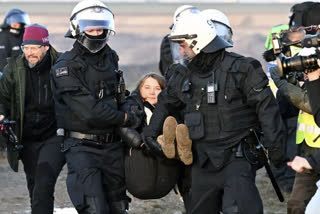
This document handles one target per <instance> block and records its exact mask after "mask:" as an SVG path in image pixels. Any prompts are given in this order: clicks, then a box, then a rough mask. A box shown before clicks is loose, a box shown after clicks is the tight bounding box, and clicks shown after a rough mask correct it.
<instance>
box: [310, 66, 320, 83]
mask: <svg viewBox="0 0 320 214" xmlns="http://www.w3.org/2000/svg"><path fill="white" fill-rule="evenodd" d="M307 75H308V79H309V81H314V80H317V79H319V76H320V68H318V69H317V70H315V71H312V72H308V73H307Z"/></svg>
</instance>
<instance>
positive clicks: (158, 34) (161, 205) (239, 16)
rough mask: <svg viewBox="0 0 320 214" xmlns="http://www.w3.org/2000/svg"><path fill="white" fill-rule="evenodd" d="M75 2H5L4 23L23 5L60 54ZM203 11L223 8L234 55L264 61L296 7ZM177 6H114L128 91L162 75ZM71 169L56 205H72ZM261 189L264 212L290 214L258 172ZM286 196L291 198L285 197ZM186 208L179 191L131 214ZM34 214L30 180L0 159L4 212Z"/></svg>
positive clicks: (137, 203) (136, 206)
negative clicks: (274, 32)
mask: <svg viewBox="0 0 320 214" xmlns="http://www.w3.org/2000/svg"><path fill="white" fill-rule="evenodd" d="M74 5H75V4H69V3H63V4H53V3H47V4H43V3H35V4H30V3H28V4H27V3H15V4H13V3H0V19H1V20H2V18H3V15H4V13H5V12H6V11H8V10H9V9H10V8H13V7H18V8H21V9H23V10H25V11H27V12H28V13H29V14H30V18H31V22H32V23H39V24H42V25H45V26H47V27H48V29H49V33H50V38H51V44H52V45H53V46H54V47H55V48H56V49H57V50H59V51H66V50H68V49H70V48H71V47H72V44H73V40H71V39H65V38H63V35H64V33H65V32H66V31H67V28H68V17H69V15H70V13H71V10H72V8H73V6H74ZM194 5H195V6H197V7H199V9H201V10H202V9H206V8H215V9H220V10H222V11H223V12H225V13H226V15H227V16H228V17H229V20H230V23H231V25H232V27H233V32H234V36H233V40H234V48H232V49H230V51H234V52H237V53H240V54H242V55H246V56H252V57H255V58H257V59H259V60H260V61H261V63H262V64H263V65H264V66H265V64H266V63H265V62H264V61H263V59H262V53H263V51H264V42H265V39H266V35H267V33H268V31H269V29H270V28H271V27H272V26H274V25H276V24H280V23H281V24H283V23H284V24H286V23H287V22H288V16H289V10H290V7H291V5H286V4H281V5H272V4H259V5H255V4H242V5H239V4H194ZM178 6H179V5H177V4H161V5H160V4H151V3H145V4H109V7H110V9H111V10H112V11H113V12H114V13H115V25H116V32H117V34H116V35H115V36H114V37H113V38H111V39H110V46H111V47H112V48H114V49H115V50H116V51H117V53H118V54H119V56H120V67H121V69H122V70H124V72H125V78H126V80H127V84H128V86H129V89H132V88H133V87H135V84H136V82H137V80H138V79H139V77H141V76H142V75H143V74H144V73H148V72H151V71H153V72H158V60H159V52H160V51H159V47H160V43H161V39H162V38H163V36H164V35H166V34H167V33H169V28H168V27H169V25H170V24H171V23H172V14H173V13H174V10H175V9H176V8H177V7H178ZM65 179H66V169H64V170H63V172H62V173H61V175H60V177H59V180H58V182H57V186H56V197H55V198H56V199H55V206H56V207H59V208H64V207H72V204H71V203H70V200H69V198H68V195H67V192H66V187H65ZM257 185H258V187H259V191H260V193H261V196H262V199H263V202H264V207H265V214H284V213H286V203H279V202H278V200H277V197H276V195H275V193H274V191H273V189H272V186H271V184H270V182H269V180H268V178H267V177H266V176H265V172H264V170H260V171H258V175H257ZM285 197H286V198H287V197H288V196H287V195H285ZM182 211H183V204H182V202H181V200H180V198H179V197H178V196H177V195H175V194H174V193H170V194H169V195H168V196H166V197H164V198H162V199H159V200H150V201H141V200H138V199H135V198H133V202H132V203H131V211H130V213H132V214H142V213H153V214H160V213H161V214H180V213H182ZM13 213H15V214H22V213H30V209H29V199H28V193H27V188H26V182H25V176H24V173H23V170H22V167H21V166H20V172H19V173H14V172H12V171H11V170H10V168H9V166H8V164H7V162H6V160H5V159H3V158H2V159H1V160H0V214H13Z"/></svg>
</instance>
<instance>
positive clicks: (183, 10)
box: [173, 5, 200, 23]
mask: <svg viewBox="0 0 320 214" xmlns="http://www.w3.org/2000/svg"><path fill="white" fill-rule="evenodd" d="M190 13H200V10H199V9H198V8H196V7H195V6H192V5H182V6H180V7H178V8H177V9H176V11H175V12H174V15H173V23H176V21H177V20H178V19H179V18H181V17H182V16H184V15H186V14H190Z"/></svg>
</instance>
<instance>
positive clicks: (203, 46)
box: [168, 14, 231, 55]
mask: <svg viewBox="0 0 320 214" xmlns="http://www.w3.org/2000/svg"><path fill="white" fill-rule="evenodd" d="M168 38H169V39H170V40H172V41H176V42H186V43H187V44H188V46H189V47H190V48H191V49H192V50H193V52H194V53H195V54H196V55H197V54H199V53H200V51H203V52H205V53H213V52H216V51H218V50H221V49H224V48H227V47H230V46H231V45H230V44H229V43H227V42H226V41H224V40H223V39H221V38H220V37H219V36H218V35H217V32H216V28H215V26H214V24H213V22H212V21H211V20H209V19H207V17H205V16H202V15H201V14H188V15H185V16H183V17H181V18H180V19H178V20H177V22H176V23H175V24H174V26H173V28H172V30H171V34H170V36H169V37H168Z"/></svg>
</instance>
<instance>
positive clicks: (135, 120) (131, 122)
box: [123, 106, 143, 129]
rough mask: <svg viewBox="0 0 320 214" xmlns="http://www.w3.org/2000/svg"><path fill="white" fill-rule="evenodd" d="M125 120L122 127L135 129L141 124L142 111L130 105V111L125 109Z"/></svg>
mask: <svg viewBox="0 0 320 214" xmlns="http://www.w3.org/2000/svg"><path fill="white" fill-rule="evenodd" d="M126 113H127V120H126V121H125V123H124V125H123V127H129V128H132V129H136V128H138V127H139V126H140V125H141V122H142V118H143V111H141V110H139V109H138V107H137V106H132V107H131V109H130V111H127V112H126Z"/></svg>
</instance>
